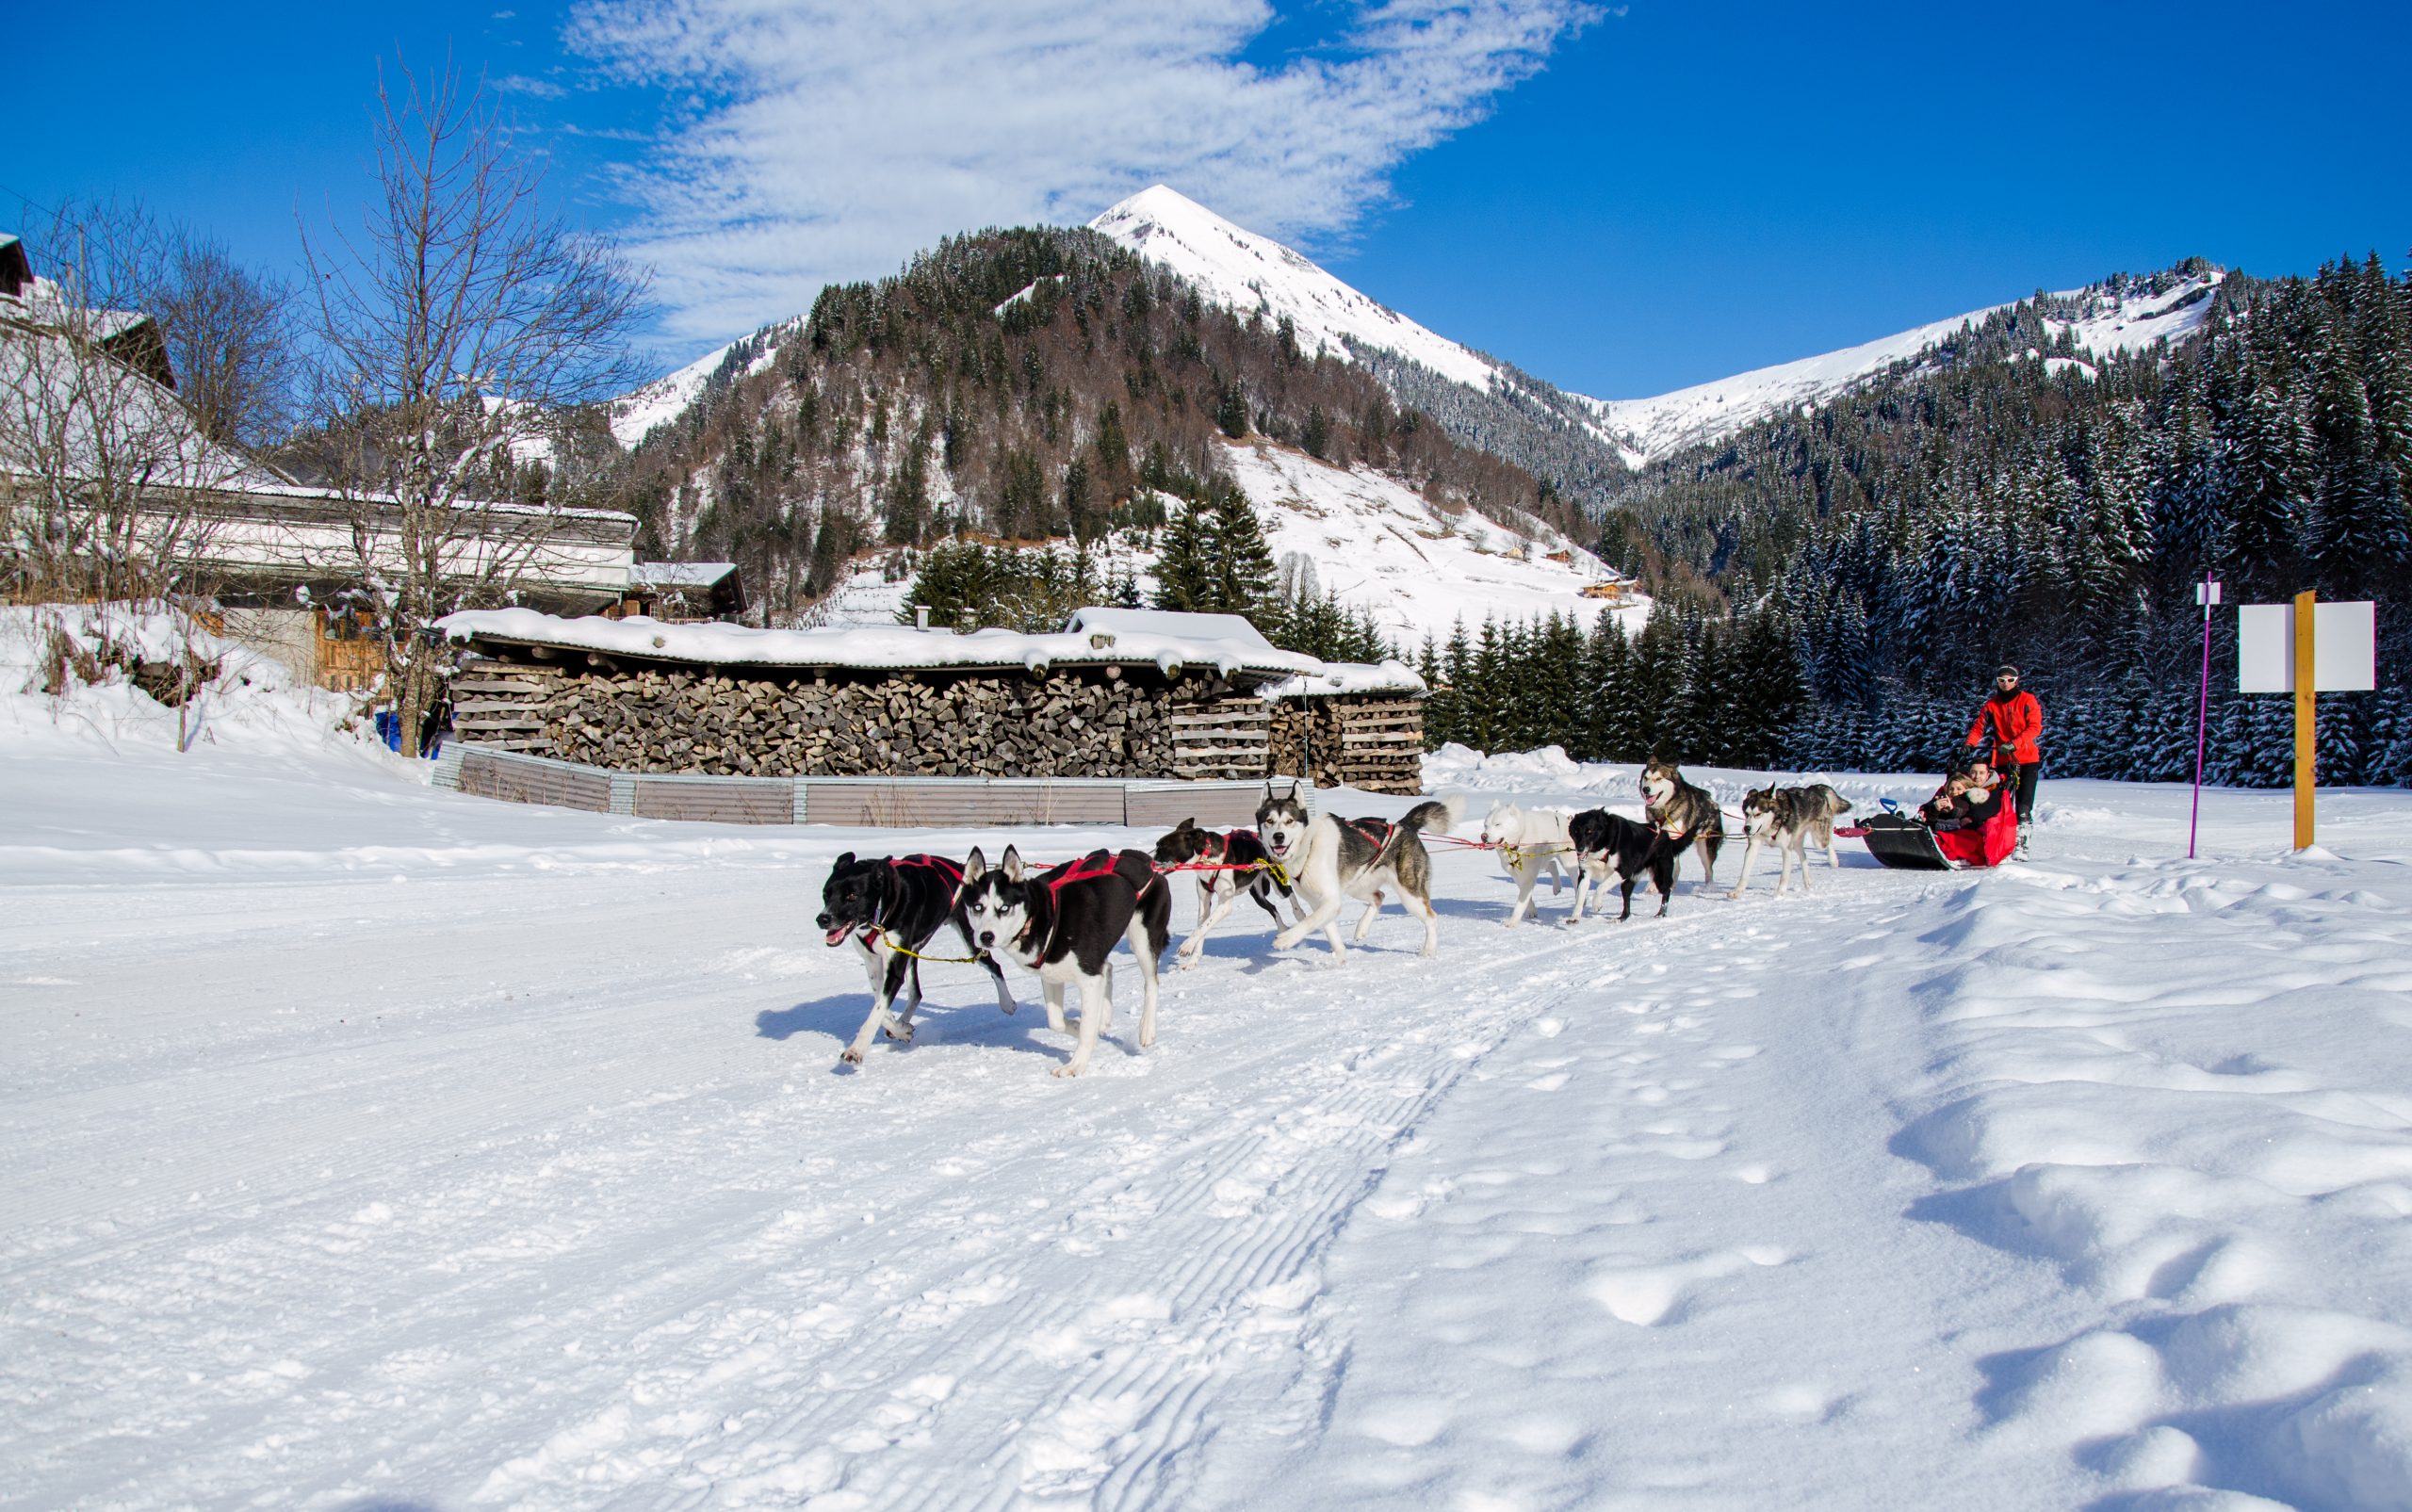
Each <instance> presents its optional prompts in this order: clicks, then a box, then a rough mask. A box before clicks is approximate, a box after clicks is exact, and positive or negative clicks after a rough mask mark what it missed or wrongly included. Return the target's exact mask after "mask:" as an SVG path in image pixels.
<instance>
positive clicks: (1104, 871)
mask: <svg viewBox="0 0 2412 1512" xmlns="http://www.w3.org/2000/svg"><path fill="white" fill-rule="evenodd" d="M1120 861H1121V856H1120V855H1119V854H1117V853H1116V852H1113V851H1106V850H1097V851H1091V852H1090V853H1089V854H1086V855H1084V856H1082V857H1081V858H1080V859H1079V860H1077V861H1067V862H1065V863H1064V864H1063V865H1062V866H1059V867H1057V868H1055V869H1054V870H1051V871H1047V872H1043V873H1041V874H1040V876H1039V877H1038V881H1039V883H1040V884H1041V885H1042V886H1045V887H1046V888H1047V904H1048V910H1049V912H1050V913H1051V914H1052V915H1053V916H1054V917H1053V918H1051V919H1049V920H1048V921H1047V938H1046V939H1045V940H1044V941H1042V942H1040V944H1039V947H1038V958H1039V960H1040V961H1041V962H1042V963H1043V962H1044V961H1045V960H1046V959H1047V951H1049V949H1050V948H1051V947H1052V946H1053V945H1054V943H1055V931H1056V929H1057V927H1058V926H1060V925H1061V924H1062V923H1063V921H1064V910H1063V908H1062V907H1061V906H1060V903H1061V900H1062V898H1063V893H1064V889H1065V888H1066V887H1067V886H1070V885H1071V884H1073V883H1075V882H1095V881H1097V880H1099V879H1100V878H1101V877H1121V876H1122V869H1121V867H1120V865H1119V863H1120ZM1123 880H1124V881H1126V882H1127V881H1129V880H1130V879H1129V878H1127V877H1126V878H1123ZM1163 880H1164V878H1163V877H1162V876H1160V875H1159V874H1158V873H1157V872H1156V870H1155V868H1154V866H1153V865H1152V864H1151V865H1150V866H1149V869H1148V880H1147V881H1145V882H1143V883H1141V884H1139V885H1138V886H1136V887H1134V888H1133V889H1132V896H1133V898H1134V899H1136V898H1144V897H1146V896H1147V895H1148V889H1149V887H1152V886H1155V885H1156V884H1157V883H1159V882H1162V881H1163ZM1037 926H1038V920H1037V919H1032V920H1031V921H1030V922H1029V923H1027V924H1024V925H1023V926H1022V930H1021V937H1022V938H1023V939H1025V940H1026V939H1028V938H1029V937H1030V932H1031V931H1032V930H1033V929H1035V928H1036V927H1037Z"/></svg>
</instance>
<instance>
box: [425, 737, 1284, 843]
mask: <svg viewBox="0 0 2412 1512" xmlns="http://www.w3.org/2000/svg"><path fill="white" fill-rule="evenodd" d="M435 785H436V786H437V787H439V788H449V789H454V790H456V791H460V792H464V793H473V794H476V795H477V796H479V797H481V798H497V799H500V800H502V801H504V802H506V803H515V804H548V805H554V806H556V807H561V808H582V809H586V810H588V811H589V812H592V813H597V814H627V815H630V816H633V817H636V818H641V819H671V820H693V821H709V822H713V823H721V824H846V825H855V826H859V827H865V828H873V829H880V828H898V829H984V828H1001V829H1002V828H1013V827H1019V826H1025V825H1032V824H1129V825H1133V826H1137V827H1140V828H1146V829H1170V828H1172V827H1173V826H1174V825H1175V824H1178V823H1180V822H1181V821H1182V820H1184V819H1195V820H1196V821H1198V823H1200V824H1203V825H1206V826H1209V827H1211V828H1229V827H1231V826H1235V825H1246V824H1252V823H1254V822H1255V821H1256V805H1257V803H1258V801H1259V800H1260V799H1261V798H1262V797H1263V793H1264V784H1263V781H1262V780H1260V779H1256V778H1247V779H1242V780H1226V781H1166V780H1162V779H1141V778H1111V777H1029V778H1023V777H706V776H689V775H683V774H682V775H675V776H674V775H669V774H660V775H655V774H649V773H645V772H613V771H611V770H609V769H607V768H603V767H590V766H583V765H580V764H579V763H578V762H575V761H562V760H558V759H556V758H554V757H552V756H532V755H530V754H528V753H527V752H524V751H509V750H503V749H500V748H498V747H496V746H489V745H482V744H473V743H469V742H465V741H459V740H455V741H453V742H451V743H450V744H448V745H447V746H446V747H445V748H444V752H443V755H442V756H440V757H439V758H438V759H437V761H436V764H435ZM1303 790H1304V791H1305V792H1306V793H1307V795H1308V797H1309V800H1310V803H1312V794H1313V789H1312V787H1309V788H1307V789H1303Z"/></svg>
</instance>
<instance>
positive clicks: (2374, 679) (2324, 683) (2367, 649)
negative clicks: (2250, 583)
mask: <svg viewBox="0 0 2412 1512" xmlns="http://www.w3.org/2000/svg"><path fill="white" fill-rule="evenodd" d="M2311 615H2312V619H2311V689H2312V691H2314V692H2317V693H2360V692H2368V691H2371V689H2373V688H2376V687H2377V686H2378V606H2377V605H2375V604H2369V603H2360V604H2314V605H2313V606H2312V607H2311ZM2236 691H2238V692H2240V693H2290V692H2293V691H2295V607H2294V606H2293V605H2292V604H2244V605H2240V606H2239V607H2238V609H2237V636H2236Z"/></svg>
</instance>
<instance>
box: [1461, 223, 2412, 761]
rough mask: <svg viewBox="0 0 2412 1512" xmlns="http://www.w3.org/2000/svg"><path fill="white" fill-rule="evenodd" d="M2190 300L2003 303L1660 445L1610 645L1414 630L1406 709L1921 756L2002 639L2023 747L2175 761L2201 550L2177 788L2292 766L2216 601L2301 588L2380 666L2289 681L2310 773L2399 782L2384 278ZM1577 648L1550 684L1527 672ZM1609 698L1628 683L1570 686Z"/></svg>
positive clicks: (1624, 524)
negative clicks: (2129, 327) (2110, 349)
mask: <svg viewBox="0 0 2412 1512" xmlns="http://www.w3.org/2000/svg"><path fill="white" fill-rule="evenodd" d="M2197 270H2198V269H2197V268H2195V267H2192V266H2189V267H2186V268H2179V269H2176V270H2175V271H2173V272H2171V273H2167V274H2162V275H2158V280H2159V282H2156V281H2155V280H2135V281H2131V282H2133V283H2134V284H2135V285H2137V286H2136V288H2135V289H2134V290H2133V292H2137V293H2143V292H2148V291H2154V290H2157V289H2159V288H2164V287H2171V286H2175V283H2176V280H2177V279H2178V278H2180V277H2183V276H2186V275H2190V274H2192V273H2193V272H2195V271H2197ZM2208 297H2209V298H2211V299H2213V300H2215V301H2217V303H2216V307H2215V308H2214V309H2213V310H2212V311H2211V313H2210V315H2209V317H2208V322H2207V324H2206V326H2205V328H2204V330H2203V333H2202V334H2201V336H2200V337H2198V338H2197V339H2196V340H2194V341H2191V342H2189V343H2187V344H2186V345H2185V346H2184V347H2183V348H2182V349H2181V350H2177V351H2175V352H2164V351H2161V350H2144V351H2140V352H2137V353H2134V354H2132V355H2129V356H2126V357H2113V358H2109V359H2104V360H2099V361H2095V360H2088V359H2085V358H2084V356H2083V354H2082V353H2080V352H2079V351H2078V350H2077V349H2076V348H2075V347H2074V345H2073V344H2072V343H2071V341H2070V340H2069V338H2068V337H2067V335H2066V334H2065V328H2063V330H2062V335H2060V336H2059V337H2057V338H2050V337H2046V336H2045V334H2044V329H2045V328H2044V325H2043V322H2044V321H2045V319H2046V318H2053V319H2063V318H2066V317H2067V312H2064V311H2061V310H2058V309H2056V308H2054V306H2053V303H2052V301H2050V300H2048V299H2039V300H2036V301H2027V302H2025V303H2022V304H2020V305H2017V306H2014V307H2013V308H2012V309H2010V310H2007V311H2004V312H2002V313H2000V314H1998V315H1996V317H1993V318H1992V319H1990V320H1988V321H1987V322H1986V323H1985V324H1984V325H1983V326H1982V327H1981V328H1980V329H1978V330H1975V331H1973V332H1972V333H1969V335H1968V336H1967V337H1965V338H1964V339H1963V340H1960V341H1957V342H1954V343H1951V344H1948V345H1947V346H1946V347H1944V348H1941V349H1938V350H1933V351H1931V352H1929V353H1927V354H1926V355H1925V356H1923V357H1922V358H1921V359H1919V360H1917V361H1915V362H1911V363H1906V364H1903V365H1900V366H1899V367H1897V368H1896V369H1895V370H1894V371H1892V372H1891V373H1888V374H1886V375H1884V376H1883V377H1882V378H1881V379H1879V380H1878V381H1876V382H1872V383H1869V384H1867V385H1866V386H1865V387H1863V388H1861V389H1859V390H1857V391H1855V392H1853V393H1850V394H1849V395H1847V396H1844V397H1842V398H1837V399H1834V400H1833V401H1831V402H1828V403H1826V404H1823V405H1820V406H1817V407H1816V408H1814V409H1812V410H1811V411H1810V412H1809V413H1807V414H1804V415H1778V416H1775V417H1772V418H1769V419H1768V420H1765V421H1763V422H1761V423H1760V424H1758V425H1756V426H1754V427H1752V429H1751V430H1749V431H1745V432H1743V433H1741V434H1739V435H1737V436H1736V437H1734V438H1732V439H1730V440H1728V441H1726V442H1722V443H1719V444H1718V445H1716V446H1714V447H1703V448H1700V449H1697V450H1695V451H1693V452H1690V453H1688V454H1686V455H1681V456H1678V457H1675V458H1672V459H1670V460H1669V461H1667V462H1666V463H1662V464H1660V465H1659V466H1657V467H1655V468H1654V469H1652V470H1651V471H1650V472H1649V474H1648V475H1647V476H1646V477H1645V478H1644V479H1643V480H1640V481H1639V482H1638V483H1637V484H1636V485H1635V486H1634V487H1633V488H1632V490H1631V491H1630V493H1629V495H1628V496H1626V497H1625V498H1623V499H1622V501H1621V503H1620V505H1619V506H1618V508H1617V510H1616V511H1615V512H1612V513H1611V514H1610V515H1609V517H1608V525H1607V531H1606V538H1605V540H1604V542H1603V544H1602V548H1601V549H1602V552H1603V554H1604V555H1605V556H1607V557H1608V558H1609V559H1610V560H1611V561H1618V562H1620V563H1621V564H1622V565H1623V566H1625V567H1626V568H1628V569H1629V570H1632V571H1635V572H1637V573H1638V574H1639V575H1640V576H1641V577H1642V578H1643V580H1644V581H1645V583H1646V584H1647V585H1648V586H1649V587H1650V588H1651V589H1652V591H1653V592H1654V593H1658V594H1659V595H1660V596H1661V599H1662V608H1661V610H1660V612H1659V614H1658V616H1657V617H1656V618H1654V620H1653V622H1652V624H1651V626H1650V629H1649V630H1648V631H1647V632H1645V633H1644V634H1643V635H1642V636H1641V637H1640V638H1639V639H1638V641H1636V642H1634V644H1633V645H1632V646H1631V647H1629V648H1626V649H1624V650H1622V651H1620V650H1618V649H1617V648H1616V647H1615V646H1614V645H1612V644H1610V643H1609V642H1607V641H1606V640H1604V639H1603V638H1602V637H1601V636H1600V635H1599V634H1597V633H1596V632H1594V633H1592V634H1590V635H1589V636H1586V635H1585V634H1583V632H1582V630H1581V628H1580V627H1578V626H1564V625H1561V626H1546V625H1544V626H1527V627H1523V628H1520V629H1509V628H1507V627H1492V626H1486V627H1484V631H1485V633H1484V634H1482V635H1480V636H1478V637H1475V643H1474V644H1473V645H1472V646H1471V648H1470V649H1468V650H1467V651H1465V652H1464V653H1463V654H1462V655H1461V654H1459V647H1458V645H1457V644H1456V643H1452V644H1451V645H1450V646H1449V647H1447V648H1446V649H1445V651H1436V652H1434V653H1428V654H1427V664H1428V665H1437V666H1438V667H1439V668H1440V670H1441V671H1442V674H1443V675H1444V676H1447V677H1448V678H1449V680H1450V681H1451V682H1452V683H1453V684H1457V685H1458V687H1459V689H1460V690H1461V692H1460V694H1459V696H1457V697H1454V698H1450V697H1444V698H1443V699H1442V700H1439V701H1437V702H1436V705H1435V709H1434V713H1435V715H1436V718H1435V719H1434V721H1433V728H1434V731H1435V734H1436V737H1439V738H1448V739H1461V740H1466V741H1468V743H1471V744H1475V745H1480V746H1483V747H1484V748H1486V749H1494V750H1497V749H1515V748H1517V747H1519V746H1522V745H1531V744H1534V743H1538V742H1540V741H1541V740H1556V741H1557V742H1559V743H1562V744H1565V745H1566V746H1567V747H1568V749H1569V750H1570V751H1572V752H1575V753H1577V754H1580V755H1587V756H1595V757H1604V758H1613V759H1633V758H1635V757H1637V756H1640V755H1643V754H1645V753H1646V752H1648V751H1654V750H1658V751H1665V752H1666V753H1667V754H1670V755H1675V756H1681V757H1682V758H1683V759H1687V760H1693V761H1709V762H1718V763H1727V764H1735V765H1756V764H1761V763H1771V764H1775V765H1780V766H1785V767H1790V768H1794V769H1831V770H1857V771H1882V770H1898V769H1902V768H1915V767H1931V766H1933V765H1935V764H1937V763H1939V762H1941V761H1943V760H1944V759H1946V758H1947V757H1948V756H1949V755H1950V754H1951V753H1952V751H1954V750H1955V749H1956V748H1957V747H1958V746H1959V745H1960V743H1961V741H1962V740H1963V739H1964V734H1965V732H1966V729H1967V726H1968V723H1969V722H1970V719H1971V718H1972V716H1973V714H1974V712H1975V710H1976V707H1977V706H1978V704H1979V702H1980V700H1981V699H1982V697H1983V695H1984V693H1985V691H1986V689H1987V687H1988V685H1989V682H1990V680H1991V675H1992V673H1993V670H1994V668H1995V666H1996V664H1997V663H2000V662H2004V661H2008V662H2012V663H2014V664H2016V665H2018V666H2019V667H2021V668H2022V669H2023V670H2024V671H2025V673H2026V679H2027V685H2028V687H2029V688H2030V689H2032V690H2033V691H2035V692H2036V693H2037V694H2038V695H2039V696H2040V697H2041V698H2042V700H2043V703H2044V707H2045V719H2046V729H2047V737H2046V740H2045V756H2046V770H2047V771H2048V772H2053V773H2056V774H2059V775H2063V776H2096V777H2116V778H2133V779H2146V780H2177V779H2182V778H2184V777H2186V776H2188V775H2190V774H2191V772H2192V762H2193V747H2194V715H2195V701H2196V695H2197V685H2198V679H2199V676H2200V673H2201V666H2202V632H2203V622H2202V616H2201V612H2200V610H2198V609H2197V608H2196V607H2195V602H2194V595H2193V585H2194V584H2195V583H2196V582H2198V581H2200V579H2201V577H2202V576H2203V573H2204V571H2205V569H2206V568H2207V567H2208V568H2211V569H2213V570H2215V571H2216V572H2217V573H2218V574H2219V576H2220V577H2221V578H2222V579H2223V581H2224V583H2225V597H2226V604H2227V608H2226V609H2225V610H2224V611H2223V612H2222V613H2220V614H2218V615H2215V616H2214V617H2213V620H2212V631H2213V633H2212V645H2211V708H2210V736H2209V741H2208V754H2207V775H2208V778H2209V780H2211V781H2213V782H2221V783H2234V784H2241V785H2244V786H2263V785H2273V784H2279V783H2284V782H2287V781H2290V780H2291V775H2292V767H2291V761H2292V739H2293V736H2292V730H2293V723H2292V722H2293V711H2292V707H2291V704H2290V701H2289V700H2287V699H2285V698H2283V697H2273V696H2255V697H2245V696H2240V695H2238V694H2236V693H2235V692H2234V691H2233V690H2234V687H2235V680H2236V679H2235V666H2236V648H2235V641H2234V630H2235V625H2236V616H2235V613H2234V608H2233V607H2234V606H2236V605H2238V604H2241V603H2257V602H2277V601H2281V600H2284V599H2288V598H2290V597H2291V596H2292V595H2293V594H2294V593H2297V592H2298V591H2300V590H2302V589H2305V588H2313V589H2317V590H2318V592H2319V593H2321V595H2322V597H2323V598H2328V599H2354V598H2371V599H2375V600H2376V601H2377V602H2378V605H2379V626H2380V647H2379V681H2380V688H2379V691H2375V692H2371V693H2352V694H2337V695H2329V696H2325V697H2323V698H2322V701H2321V721H2320V736H2321V749H2320V759H2321V780H2322V783H2323V784H2392V785H2405V784H2412V620H2407V617H2406V610H2407V608H2412V580H2407V572H2408V571H2412V550H2408V549H2407V547H2412V539H2407V524H2406V513H2405V511H2406V503H2407V500H2412V281H2407V280H2404V279H2398V278H2391V277H2389V276H2388V273H2387V271H2386V269H2385V268H2384V267H2383V266H2382V265H2381V264H2380V263H2379V262H2378V260H2377V259H2376V258H2375V257H2371V258H2368V259H2363V260H2359V261H2355V260H2345V261H2340V262H2339V263H2337V264H2334V265H2331V266H2329V267H2326V268H2322V270H2321V271H2320V272H2319V273H2318V274H2317V275H2316V276H2315V277H2312V278H2309V279H2287V280H2281V281H2275V282H2262V281H2255V280H2249V279H2245V278H2241V277H2236V276H2230V277H2229V278H2228V279H2227V280H2226V281H2225V283H2223V284H2222V285H2219V287H2218V289H2217V290H2216V292H2214V293H2212V294H2210V295H2208ZM1578 644H1580V645H1582V646H1584V648H1585V649H1584V651H1583V653H1582V658H1583V659H1582V663H1581V664H1582V666H1583V668H1584V671H1583V674H1582V677H1583V679H1584V685H1583V691H1582V693H1581V695H1580V696H1579V697H1575V698H1572V699H1570V698H1569V697H1568V696H1567V695H1566V694H1565V693H1564V691H1562V690H1559V689H1558V688H1557V687H1556V684H1557V681H1558V680H1559V679H1562V678H1563V676H1564V675H1565V674H1564V673H1563V671H1562V670H1561V669H1562V668H1563V667H1564V665H1565V663H1566V658H1568V657H1569V656H1570V655H1572V654H1573V648H1574V647H1575V646H1576V645H1578ZM1486 655H1488V657H1489V660H1488V661H1486V659H1485V658H1486ZM1620 660H1622V667H1620ZM1460 667H1464V668H1467V669H1469V670H1471V671H1472V672H1473V674H1474V680H1473V683H1472V684H1471V686H1469V685H1468V684H1466V683H1464V682H1461V681H1460V680H1459V677H1458V676H1456V675H1455V674H1456V673H1457V672H1458V670H1459V668H1460ZM1619 704H1632V705H1633V707H1630V708H1626V709H1614V708H1608V707H1601V706H1606V705H1619ZM1503 722H1504V723H1505V725H1506V733H1505V735H1504V736H1496V735H1494V734H1493V733H1492V731H1493V730H1494V729H1495V728H1496V727H1497V726H1498V725H1499V724H1500V723H1503Z"/></svg>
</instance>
